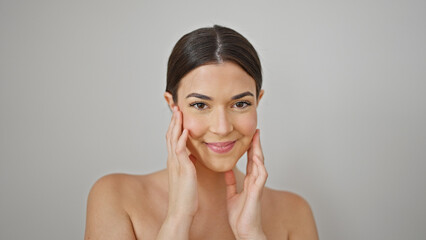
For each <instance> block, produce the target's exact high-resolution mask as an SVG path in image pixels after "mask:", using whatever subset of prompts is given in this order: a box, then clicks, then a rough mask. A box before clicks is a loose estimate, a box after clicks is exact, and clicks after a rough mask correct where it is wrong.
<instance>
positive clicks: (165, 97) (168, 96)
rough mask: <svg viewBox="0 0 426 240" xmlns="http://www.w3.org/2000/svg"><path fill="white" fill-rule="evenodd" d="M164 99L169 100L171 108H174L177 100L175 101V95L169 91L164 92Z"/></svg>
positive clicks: (168, 103)
mask: <svg viewBox="0 0 426 240" xmlns="http://www.w3.org/2000/svg"><path fill="white" fill-rule="evenodd" d="M164 99H165V100H166V102H167V105H169V108H170V110H172V109H173V107H174V106H176V104H175V101H173V95H172V94H171V93H169V92H165V93H164Z"/></svg>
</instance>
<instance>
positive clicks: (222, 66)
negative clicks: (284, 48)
mask: <svg viewBox="0 0 426 240" xmlns="http://www.w3.org/2000/svg"><path fill="white" fill-rule="evenodd" d="M261 85H262V73H261V65H260V61H259V57H258V55H257V53H256V50H255V49H254V48H253V46H252V45H251V44H250V43H249V42H248V41H247V40H246V39H245V38H244V37H243V36H242V35H240V34H239V33H237V32H236V31H234V30H232V29H229V28H225V27H221V26H217V25H215V26H213V27H211V28H201V29H198V30H195V31H193V32H191V33H188V34H186V35H184V36H183V37H182V38H181V39H180V40H179V41H178V42H177V43H176V45H175V47H174V49H173V51H172V53H171V55H170V58H169V62H168V69H167V87H166V92H165V94H164V97H165V99H166V101H167V104H168V105H169V107H170V109H171V110H172V111H173V116H172V119H171V123H170V126H169V129H168V131H167V136H166V139H167V149H168V159H167V169H164V170H162V171H159V172H155V173H152V174H149V175H142V176H135V175H126V174H112V175H107V176H105V177H102V178H101V179H99V180H98V181H97V182H96V183H95V184H94V186H93V187H92V189H91V191H90V194H89V198H88V205H87V221H86V234H85V238H86V239H175V240H177V239H221V240H226V239H255V240H260V239H269V240H270V239H318V237H317V232H316V227H315V222H314V219H313V215H312V212H311V210H310V207H309V205H308V204H307V202H306V201H304V200H303V199H302V198H301V197H299V196H297V195H295V194H293V193H290V192H284V191H277V190H272V189H269V188H267V187H264V185H265V182H266V179H267V172H266V169H265V166H264V164H263V163H264V158H263V153H262V148H261V145H260V131H259V130H258V129H256V126H257V112H256V108H257V106H258V104H259V101H260V100H261V99H262V96H263V90H261ZM245 152H247V170H246V173H247V175H245V174H244V173H242V172H241V171H239V170H238V169H237V168H236V163H237V161H238V160H239V159H240V157H241V156H242V155H243V154H244V153H245Z"/></svg>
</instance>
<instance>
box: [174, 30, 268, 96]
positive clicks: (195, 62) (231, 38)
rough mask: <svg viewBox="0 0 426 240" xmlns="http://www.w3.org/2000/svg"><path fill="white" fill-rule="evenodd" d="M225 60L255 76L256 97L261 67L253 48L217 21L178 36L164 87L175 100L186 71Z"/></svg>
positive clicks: (245, 40)
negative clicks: (217, 23)
mask: <svg viewBox="0 0 426 240" xmlns="http://www.w3.org/2000/svg"><path fill="white" fill-rule="evenodd" d="M225 61H231V62H234V63H236V64H238V65H239V66H241V68H242V69H244V71H246V72H247V74H249V75H250V76H251V77H252V78H253V79H254V81H255V83H256V97H258V96H259V92H260V89H261V88H262V67H261V65H260V60H259V56H258V55H257V52H256V50H255V49H254V47H253V46H252V45H251V44H250V42H249V41H248V40H247V39H246V38H245V37H244V36H242V35H241V34H239V33H238V32H236V31H235V30H232V29H230V28H227V27H222V26H218V25H214V26H213V27H207V28H200V29H197V30H194V31H192V32H190V33H187V34H185V35H184V36H183V37H182V38H181V39H179V41H178V42H177V43H176V45H175V47H174V48H173V50H172V53H171V54H170V57H169V62H168V65H167V86H166V91H167V92H169V93H171V94H172V95H173V101H174V102H177V89H178V87H179V82H180V80H181V79H182V78H183V77H184V76H185V75H186V74H187V73H189V72H190V71H191V70H193V69H195V68H197V67H199V66H202V65H206V64H215V63H216V64H217V63H222V62H225Z"/></svg>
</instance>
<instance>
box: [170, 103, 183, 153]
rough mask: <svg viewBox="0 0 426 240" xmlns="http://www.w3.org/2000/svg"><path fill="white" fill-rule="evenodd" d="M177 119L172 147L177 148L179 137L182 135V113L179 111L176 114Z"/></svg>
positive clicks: (173, 131) (173, 130)
mask: <svg viewBox="0 0 426 240" xmlns="http://www.w3.org/2000/svg"><path fill="white" fill-rule="evenodd" d="M175 114H176V117H175V119H176V120H175V125H174V126H173V129H172V140H171V141H172V146H175V145H176V143H177V141H178V140H179V137H180V136H181V134H182V112H181V111H179V110H178V109H177V110H176V112H175Z"/></svg>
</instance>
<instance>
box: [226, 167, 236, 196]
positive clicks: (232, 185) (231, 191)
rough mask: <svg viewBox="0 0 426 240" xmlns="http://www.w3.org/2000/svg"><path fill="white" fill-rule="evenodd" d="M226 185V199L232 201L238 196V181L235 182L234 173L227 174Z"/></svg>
mask: <svg viewBox="0 0 426 240" xmlns="http://www.w3.org/2000/svg"><path fill="white" fill-rule="evenodd" d="M225 183H226V199H230V198H232V197H233V196H235V195H236V194H237V181H236V180H235V174H234V171H232V170H229V171H227V172H225Z"/></svg>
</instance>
